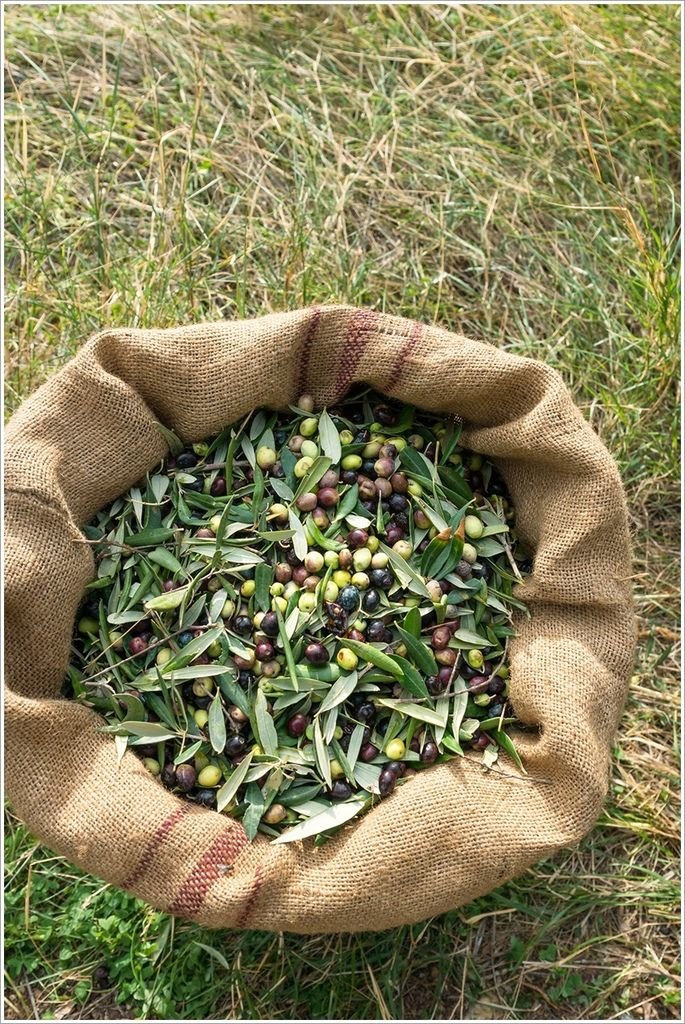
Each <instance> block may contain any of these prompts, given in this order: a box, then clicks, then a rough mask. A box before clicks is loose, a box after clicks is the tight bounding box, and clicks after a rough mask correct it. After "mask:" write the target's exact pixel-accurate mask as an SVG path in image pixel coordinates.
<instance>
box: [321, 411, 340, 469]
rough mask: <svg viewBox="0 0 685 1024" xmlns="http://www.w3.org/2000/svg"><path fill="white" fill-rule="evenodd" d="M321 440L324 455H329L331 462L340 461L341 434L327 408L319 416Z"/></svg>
mask: <svg viewBox="0 0 685 1024" xmlns="http://www.w3.org/2000/svg"><path fill="white" fill-rule="evenodd" d="M319 441H320V442H321V450H322V451H323V453H324V455H326V456H328V458H329V459H330V460H331V463H337V462H340V456H341V454H342V448H341V445H340V434H339V433H338V431H337V429H336V426H335V424H334V423H333V420H332V419H331V417H330V416H329V415H328V412H327V411H326V410H325V409H324V410H323V412H322V413H321V415H320V416H319Z"/></svg>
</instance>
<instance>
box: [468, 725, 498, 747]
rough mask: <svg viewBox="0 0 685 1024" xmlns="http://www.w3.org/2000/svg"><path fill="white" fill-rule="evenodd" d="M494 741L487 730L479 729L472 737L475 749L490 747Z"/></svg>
mask: <svg viewBox="0 0 685 1024" xmlns="http://www.w3.org/2000/svg"><path fill="white" fill-rule="evenodd" d="M492 742H493V741H492V740H491V739H490V737H489V736H488V734H487V733H486V732H481V731H480V729H477V730H476V732H475V733H474V734H473V737H472V739H471V746H472V747H474V749H475V750H485V748H486V747H489V746H490V744H491V743H492Z"/></svg>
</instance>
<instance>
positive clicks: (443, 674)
mask: <svg viewBox="0 0 685 1024" xmlns="http://www.w3.org/2000/svg"><path fill="white" fill-rule="evenodd" d="M452 668H453V666H452V665H443V666H442V668H441V669H440V671H439V672H438V679H439V680H440V685H441V686H442V688H443V689H444V688H445V687H446V686H447V685H448V684H449V683H450V682H451V680H452Z"/></svg>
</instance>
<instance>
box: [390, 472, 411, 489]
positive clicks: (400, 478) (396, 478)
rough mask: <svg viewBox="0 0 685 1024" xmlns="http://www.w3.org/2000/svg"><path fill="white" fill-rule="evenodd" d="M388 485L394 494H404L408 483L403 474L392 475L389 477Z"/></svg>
mask: <svg viewBox="0 0 685 1024" xmlns="http://www.w3.org/2000/svg"><path fill="white" fill-rule="evenodd" d="M390 483H391V484H392V489H393V491H394V492H395V494H406V493H407V487H408V486H409V481H408V480H407V478H406V476H405V475H404V473H393V475H392V476H391V477H390Z"/></svg>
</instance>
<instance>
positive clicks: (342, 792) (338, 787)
mask: <svg viewBox="0 0 685 1024" xmlns="http://www.w3.org/2000/svg"><path fill="white" fill-rule="evenodd" d="M328 795H329V796H330V798H331V800H347V799H348V797H351V796H352V787H351V786H350V784H349V782H345V780H344V779H336V780H335V782H334V783H333V785H332V786H331V788H330V789H329V791H328Z"/></svg>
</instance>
